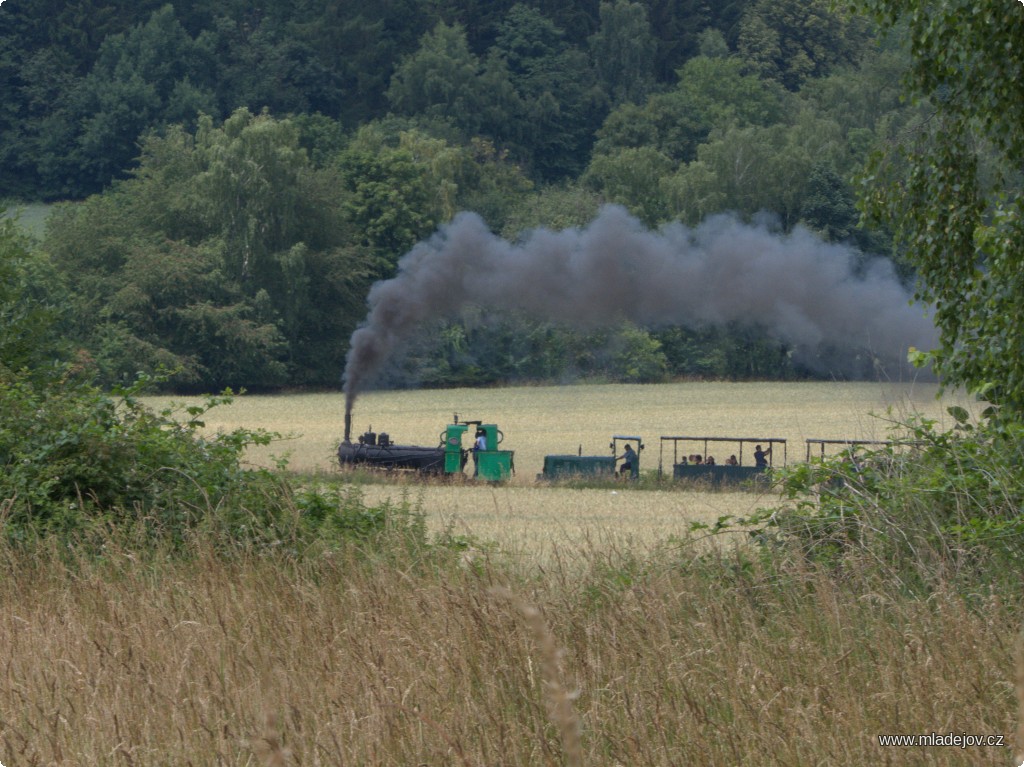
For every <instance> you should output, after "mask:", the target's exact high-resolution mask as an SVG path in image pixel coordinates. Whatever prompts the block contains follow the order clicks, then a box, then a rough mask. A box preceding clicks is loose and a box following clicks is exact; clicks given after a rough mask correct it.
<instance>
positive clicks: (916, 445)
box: [730, 407, 1024, 580]
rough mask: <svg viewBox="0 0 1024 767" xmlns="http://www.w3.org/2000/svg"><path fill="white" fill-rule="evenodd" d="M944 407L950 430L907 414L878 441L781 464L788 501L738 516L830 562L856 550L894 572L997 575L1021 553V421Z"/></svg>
mask: <svg viewBox="0 0 1024 767" xmlns="http://www.w3.org/2000/svg"><path fill="white" fill-rule="evenodd" d="M949 412H950V414H951V415H952V416H953V417H954V419H955V421H956V426H955V427H954V428H953V429H950V430H944V431H943V430H939V429H938V428H937V423H936V422H935V421H933V420H929V419H925V418H920V417H914V418H910V419H908V420H906V422H904V423H901V424H898V425H897V427H896V429H895V431H894V434H893V436H892V439H891V441H890V443H889V444H887V445H886V446H885V447H882V448H880V449H867V448H866V447H864V446H859V447H856V448H851V449H850V450H847V451H845V452H844V453H843V454H841V455H838V456H834V457H830V458H826V459H823V460H820V461H814V462H812V463H809V464H801V465H798V466H794V467H789V468H787V469H784V470H781V471H780V472H779V474H780V476H781V480H780V482H781V487H782V490H783V492H784V495H785V497H786V498H787V499H788V500H789V501H790V503H789V505H787V507H786V508H784V509H776V510H770V511H766V512H764V513H762V514H761V515H759V516H758V517H757V518H755V519H752V520H741V521H742V522H744V523H747V524H752V525H753V534H754V535H755V537H756V539H757V540H759V541H761V542H766V543H771V544H772V545H776V546H778V545H780V544H794V543H795V544H797V545H798V546H799V548H800V550H801V551H802V552H803V554H804V555H805V556H807V557H809V558H811V559H813V560H815V561H817V562H821V563H825V564H829V565H839V564H840V563H841V562H842V561H843V560H844V559H845V558H847V557H849V556H851V555H856V554H858V553H861V554H867V555H868V557H869V558H870V559H872V560H873V561H875V562H877V563H880V564H883V565H884V566H885V567H887V568H890V569H891V570H892V572H894V573H907V572H910V571H915V572H916V573H918V574H921V573H926V574H936V575H943V576H947V575H951V574H953V575H955V574H956V573H969V574H970V575H971V578H976V577H977V576H978V575H979V574H984V575H985V577H990V578H991V579H993V580H999V579H1000V578H1001V575H1000V574H1001V573H1010V572H1016V570H1017V568H1018V567H1019V564H1020V562H1021V560H1022V559H1024V535H1022V533H1024V474H1022V472H1021V465H1022V463H1024V449H1022V446H1024V441H1022V437H1024V427H1021V426H1018V425H1014V424H1007V423H1005V422H998V421H994V420H993V421H988V420H984V421H982V422H980V423H978V424H972V423H971V422H970V420H969V418H968V414H967V413H966V412H965V411H964V410H963V409H962V408H957V407H954V408H950V410H949ZM734 522H737V520H731V521H730V523H734ZM1008 566H1012V567H1008Z"/></svg>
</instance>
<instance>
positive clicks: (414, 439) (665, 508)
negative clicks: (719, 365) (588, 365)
mask: <svg viewBox="0 0 1024 767" xmlns="http://www.w3.org/2000/svg"><path fill="white" fill-rule="evenodd" d="M936 392H937V387H936V386H935V385H934V384H914V383H909V384H902V383H831V382H814V383H807V382H799V383H765V382H761V383H704V382H696V383H673V384H655V385H620V384H607V385H605V384H595V385H572V386H523V387H511V388H494V389H444V390H418V391H382V392H368V393H366V394H364V395H362V396H361V397H359V399H358V400H357V401H356V406H355V410H354V417H353V436H356V435H358V434H360V433H362V432H363V431H366V430H369V429H371V428H372V429H373V430H375V431H378V432H381V431H386V432H388V433H389V434H390V435H391V438H392V439H393V440H394V441H395V442H397V443H399V444H414V445H429V446H433V445H436V444H438V443H439V435H440V433H441V432H442V430H443V429H444V427H445V425H446V424H448V423H450V422H451V419H452V418H453V417H454V415H455V414H456V413H458V415H459V417H460V418H461V419H463V420H483V421H485V422H491V423H497V424H498V426H499V427H500V428H501V430H502V431H503V433H504V442H503V443H502V447H503V448H504V449H508V450H513V451H515V466H516V471H517V473H516V476H515V477H514V478H513V480H512V481H511V482H510V483H508V484H507V485H503V486H497V487H492V486H487V485H484V486H481V485H477V484H474V483H473V482H472V481H465V482H459V483H428V484H423V483H413V484H410V483H408V482H407V481H403V480H401V479H396V480H395V481H394V482H392V483H383V484H373V485H368V486H366V487H365V488H364V492H365V494H366V498H367V501H368V502H370V503H378V502H380V501H382V500H385V499H391V500H398V499H400V498H402V497H403V496H404V497H406V498H408V499H409V500H410V501H412V502H413V503H415V504H417V505H418V506H419V507H420V508H422V510H423V511H425V512H426V513H427V516H428V521H429V524H430V527H431V528H432V529H433V530H434V531H437V530H441V529H450V530H452V531H453V532H455V533H458V534H464V535H472V536H475V537H477V538H481V539H484V540H487V541H494V542H497V543H499V544H501V545H502V546H503V547H506V548H510V549H513V550H516V551H518V552H521V553H527V552H528V553H530V554H531V555H533V556H537V557H540V558H542V559H544V558H546V557H547V556H548V554H549V553H550V552H551V550H552V548H553V547H555V546H561V547H565V546H568V547H570V548H571V547H572V546H578V545H580V544H581V543H583V542H587V541H591V542H592V541H595V540H597V541H600V542H603V543H609V544H611V543H614V544H617V545H618V544H623V545H626V544H628V545H638V544H643V545H649V544H654V543H657V542H659V541H663V540H664V539H666V538H668V537H670V536H673V535H678V534H679V533H682V532H684V531H685V530H687V529H688V528H689V525H690V524H691V523H692V522H695V521H699V522H709V521H713V520H715V519H717V518H718V517H720V516H724V515H732V516H739V517H742V516H746V515H748V514H750V513H752V512H754V511H756V510H757V509H758V508H760V507H763V506H766V505H770V504H771V503H773V502H775V501H776V500H777V499H776V498H775V496H774V495H773V494H771V493H765V492H763V491H762V492H693V491H686V492H682V491H680V490H678V489H671V484H669V486H668V487H669V488H670V489H666V490H664V491H662V490H653V491H652V490H644V491H635V490H633V489H631V488H630V487H629V486H628V485H623V486H622V487H621V488H616V489H570V488H564V487H549V486H544V485H538V483H537V482H536V475H537V474H538V473H539V472H540V471H541V469H542V468H543V462H544V456H545V455H548V454H558V453H577V452H578V451H580V450H582V452H583V454H584V455H608V454H609V452H610V450H609V443H610V440H611V437H612V436H613V435H630V436H633V435H637V436H641V437H643V439H644V441H645V446H646V449H645V450H644V451H643V452H642V454H641V467H642V469H643V470H644V471H645V472H654V471H656V470H657V469H658V467H659V464H662V465H663V468H664V470H665V472H666V473H667V474H668V475H671V472H672V467H671V464H672V453H671V443H666V447H665V450H664V452H662V451H661V448H662V441H661V439H660V437H662V436H700V437H703V436H723V437H751V438H755V439H761V438H769V437H771V438H776V439H785V440H787V442H786V445H785V449H784V450H783V452H782V454H781V455H780V454H779V448H776V455H775V456H773V458H774V460H775V462H776V463H781V462H784V461H785V460H788V461H789V462H793V461H802V460H804V458H805V453H806V450H805V448H806V445H805V442H804V440H806V439H808V438H812V439H861V440H881V439H885V438H886V437H887V436H888V435H889V429H890V427H891V425H892V423H891V422H892V420H893V419H900V418H905V417H907V416H909V415H911V414H921V415H925V416H928V417H930V418H935V419H937V420H938V421H940V422H946V421H948V422H950V423H951V419H949V417H948V416H947V415H946V413H945V408H946V407H948V406H949V405H950V404H959V405H963V406H966V407H968V408H969V409H970V407H971V403H970V402H968V401H966V400H965V398H964V397H962V396H947V397H945V398H943V399H942V400H938V399H937V398H936ZM171 401H174V402H179V403H187V404H195V402H196V401H197V400H195V399H188V398H150V400H149V402H150V404H151V405H152V406H154V407H163V406H166V405H167V404H169V402H171ZM343 420H344V401H343V397H342V395H341V394H340V393H320V394H289V395H277V396H252V395H245V396H242V397H239V398H237V399H236V400H235V402H234V403H233V404H232V405H230V406H228V407H223V408H217V409H215V410H214V411H212V412H211V413H210V414H209V417H208V418H207V419H206V426H207V429H209V430H211V431H216V430H229V429H232V428H236V427H241V426H244V427H248V428H263V429H267V430H270V431H274V432H277V433H280V434H282V435H284V436H285V437H286V439H284V440H282V441H280V442H277V443H275V444H274V445H272V446H270V447H268V448H260V449H259V450H258V451H255V452H254V453H253V454H252V456H251V459H252V460H253V462H255V463H258V464H263V465H272V463H273V460H274V457H275V456H276V457H282V456H284V457H287V458H288V460H289V466H290V468H292V469H294V470H296V471H301V472H305V473H313V474H316V473H320V474H323V475H325V476H343V474H341V471H340V469H338V467H337V463H336V459H335V455H334V452H335V450H336V448H337V444H338V442H339V441H340V440H341V438H342V436H343ZM467 447H468V445H467ZM694 447H696V446H694ZM744 449H745V450H746V451H748V452H745V453H744V456H745V460H749V451H750V450H752V446H749V445H747V446H745V448H744ZM732 450H733V451H735V450H736V448H732ZM725 457H727V456H726V454H725V453H720V454H719V456H718V458H719V461H721V460H722V459H724V458H725Z"/></svg>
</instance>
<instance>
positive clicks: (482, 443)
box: [473, 428, 487, 477]
mask: <svg viewBox="0 0 1024 767" xmlns="http://www.w3.org/2000/svg"><path fill="white" fill-rule="evenodd" d="M486 449H487V432H486V431H484V430H483V429H479V428H478V429H477V430H476V439H475V440H474V441H473V476H474V477H476V476H479V474H480V458H479V453H480V451H481V450H486Z"/></svg>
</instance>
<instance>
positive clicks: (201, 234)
mask: <svg viewBox="0 0 1024 767" xmlns="http://www.w3.org/2000/svg"><path fill="white" fill-rule="evenodd" d="M0 20H2V23H0V82H2V86H0V87H2V88H3V93H4V98H3V102H2V104H0V195H2V196H3V197H5V198H6V199H7V200H8V201H9V207H10V209H11V211H12V212H13V211H15V210H16V208H17V202H31V201H43V202H57V203H60V205H59V206H58V208H57V210H56V211H55V212H54V213H53V215H52V216H50V219H49V228H48V233H47V235H46V237H45V240H44V241H43V242H42V243H41V244H40V245H41V249H42V250H43V251H45V253H46V258H47V260H48V263H49V265H50V267H51V268H52V270H53V273H54V277H55V278H56V279H55V281H54V282H52V283H48V284H47V285H46V286H45V287H44V286H40V289H41V290H42V289H45V290H47V291H49V292H51V293H52V294H53V302H54V304H55V305H60V306H62V307H66V309H67V312H66V316H65V317H64V318H63V320H62V322H64V323H65V328H64V330H65V337H66V338H67V339H69V340H70V341H71V342H72V343H73V344H74V345H75V346H76V348H78V349H79V350H80V351H81V353H82V357H83V360H84V359H86V358H88V360H89V364H91V365H93V366H94V369H95V370H96V372H97V374H98V376H99V380H100V381H101V382H104V383H105V384H107V385H113V384H116V383H124V382H126V381H129V380H132V379H133V377H134V375H135V374H136V373H137V372H139V371H143V372H147V373H153V372H155V371H157V370H161V369H163V370H168V371H173V374H172V376H171V378H170V379H169V382H168V384H167V385H168V386H170V387H172V388H175V389H178V390H183V391H184V390H189V391H199V390H202V391H212V390H219V389H221V388H223V387H225V386H234V387H243V386H244V387H248V388H250V389H275V388H280V387H286V386H287V387H295V386H316V387H323V386H335V385H337V384H338V381H339V377H340V374H341V370H342V368H343V366H344V355H345V353H346V350H347V344H348V337H349V335H350V334H351V332H352V330H353V329H354V328H355V327H356V325H357V324H358V322H359V321H360V320H361V318H362V317H363V316H364V315H365V311H366V304H365V297H366V292H367V289H368V287H369V285H370V284H372V283H373V282H374V281H376V280H379V279H382V278H387V277H390V276H391V275H392V274H393V273H394V270H395V267H396V263H397V260H398V259H399V257H400V256H401V255H402V254H403V253H405V252H406V251H407V250H408V249H409V248H410V247H411V246H412V245H413V244H414V243H416V242H417V241H419V240H421V239H423V238H424V237H426V236H428V235H429V234H431V233H432V232H434V231H435V230H436V228H437V227H438V225H439V224H442V223H444V222H446V221H449V220H450V219H451V218H452V216H453V215H454V214H455V213H456V212H457V211H460V210H472V211H475V212H477V213H479V214H480V215H481V216H483V218H484V219H485V220H486V222H487V223H488V225H489V226H490V227H491V228H492V229H493V231H495V232H496V233H499V234H501V235H502V236H505V237H508V238H515V237H516V236H517V235H518V234H519V233H521V232H522V231H524V230H527V229H531V228H534V227H538V226H545V227H553V228H558V229H561V228H564V227H572V226H582V225H584V224H586V223H587V222H589V221H590V220H591V219H592V218H593V217H594V215H595V213H596V212H597V210H598V208H599V206H600V205H602V204H603V203H609V202H610V203H616V204H620V205H623V206H625V207H626V208H627V209H628V210H629V211H630V212H631V213H632V214H633V215H634V216H636V217H637V218H638V219H639V220H640V221H641V222H643V224H644V225H646V226H650V227H658V226H661V225H663V224H665V223H667V222H673V221H678V222H682V223H683V224H686V225H690V226H692V225H695V224H697V223H699V222H700V221H701V220H703V219H704V218H705V217H706V216H707V215H709V214H713V213H719V212H722V211H732V212H734V213H735V214H737V215H738V216H740V217H741V218H746V219H748V220H749V219H752V218H755V217H759V218H758V220H759V221H764V222H768V224H767V225H769V226H770V227H772V228H774V229H776V230H778V231H780V232H783V233H784V232H788V231H790V230H792V229H793V227H796V226H798V225H799V226H803V227H807V228H809V229H811V230H812V231H814V232H816V233H817V234H819V235H820V236H821V237H822V238H823V239H824V240H826V241H828V242H843V243H849V244H851V245H853V246H855V247H856V248H858V249H859V250H861V251H864V252H870V253H873V254H881V255H883V256H886V257H889V258H892V259H894V261H895V263H896V264H897V267H898V269H899V273H900V274H902V276H903V278H904V279H905V280H907V281H909V280H910V279H911V277H912V270H911V269H910V268H909V267H908V266H907V265H906V264H905V263H904V260H903V259H902V258H901V256H900V254H899V253H898V252H895V251H894V249H893V247H892V245H891V242H890V237H889V236H888V234H887V232H886V228H885V226H884V225H883V224H876V225H875V226H874V228H871V229H867V228H863V227H862V226H860V224H859V223H858V213H857V211H856V209H855V206H854V199H855V196H856V187H855V184H856V183H857V182H856V180H855V179H856V178H857V174H858V173H859V172H860V170H861V169H862V168H863V166H864V163H865V161H866V159H867V157H868V156H869V154H870V153H871V151H872V150H873V149H874V148H876V147H878V146H881V145H885V144H886V142H892V141H894V140H898V139H899V138H900V137H901V136H905V135H907V134H908V133H913V132H914V131H916V130H917V129H918V128H917V126H919V125H920V124H921V123H922V121H924V120H925V119H926V118H927V115H928V114H929V112H928V110H927V108H926V107H923V106H920V105H917V106H914V105H909V104H908V103H906V102H905V101H903V100H902V99H901V97H900V93H901V89H900V80H901V76H902V74H903V73H904V72H905V71H906V70H907V68H908V61H909V59H908V55H907V53H906V51H905V49H904V48H903V47H901V45H900V44H899V39H900V38H899V36H898V35H888V36H886V37H884V38H882V37H880V36H879V35H877V34H874V33H873V27H872V26H871V24H870V23H869V22H868V21H867V20H866V19H865V18H863V17H860V16H857V15H855V14H853V13H852V12H850V11H848V10H843V9H842V8H833V7H832V4H830V3H828V2H826V0H815V1H814V2H798V1H797V0H783V2H781V3H780V2H772V3H768V2H767V1H766V0H740V1H738V2H734V3H724V4H719V3H708V2H702V1H701V0H670V1H667V2H666V1H663V0H651V1H650V2H626V0H616V1H615V2H601V3H598V2H583V3H580V2H573V3H565V2H532V3H515V4H513V3H509V2H496V3H475V2H443V1H440V0H439V1H438V2H426V3H425V2H402V1H401V0H397V1H391V0H389V1H386V2H385V1H384V0H381V1H380V2H359V3H354V2H347V0H343V1H342V2H326V1H325V0H310V1H309V2H299V3H290V4H267V5H265V6H264V7H260V6H258V5H254V4H252V3H241V2H227V3H218V4H216V5H214V6H211V5H209V4H208V3H194V2H186V1H182V2H177V3H174V4H161V3H154V2H135V3H121V2H107V3H103V2H94V1H93V0H82V1H81V2H70V3H50V2H27V1H26V0H8V2H5V3H4V4H3V5H2V6H0ZM464 315H465V316H461V317H459V318H457V319H456V320H454V321H452V320H448V321H439V322H437V323H436V324H434V325H433V326H431V327H428V328H424V332H423V333H422V337H421V338H419V339H417V340H416V341H415V342H413V343H411V344H409V345H408V348H406V349H404V353H403V355H402V356H401V359H400V360H399V361H398V363H397V364H395V365H394V366H392V369H391V370H390V371H389V373H388V376H387V380H385V381H382V383H387V384H392V385H408V384H414V385H428V386H439V385H475V384H487V383H494V382H500V381H512V380H565V379H570V378H578V377H585V378H586V377H591V378H593V377H597V378H601V379H604V380H623V381H655V380H664V379H666V378H670V377H703V378H733V379H738V378H739V379H741V378H794V377H802V376H807V375H821V374H822V373H824V374H825V375H834V374H835V371H834V370H831V369H830V368H829V366H827V365H825V366H818V367H817V368H816V369H815V370H813V371H812V370H810V369H808V368H807V367H806V366H803V365H802V364H800V363H798V362H794V360H793V355H792V353H791V352H792V350H791V349H790V348H788V347H787V346H786V344H785V343H780V342H779V341H778V340H775V339H773V338H772V337H771V336H769V335H768V334H767V333H766V332H765V329H764V328H759V327H757V325H756V323H752V324H740V323H727V324H719V325H707V326H696V327H660V326H659V327H637V326H635V325H631V324H628V323H627V324H618V325H616V324H614V323H613V324H612V325H611V326H610V327H609V328H602V329H598V330H592V331H587V332H581V331H579V330H572V329H568V328H565V327H562V326H559V325H557V324H552V323H549V322H546V321H544V320H543V319H541V318H536V317H530V316H524V315H520V314H516V313H515V312H511V313H510V312H501V313H498V312H489V311H487V308H486V307H481V308H479V310H477V309H474V310H471V311H469V312H466V313H464ZM842 367H843V369H844V370H848V369H849V368H850V366H849V365H844V366H842ZM853 367H854V369H857V366H856V365H855V366H853ZM862 370H863V374H864V375H867V376H870V375H872V374H873V372H874V371H873V369H872V367H871V365H870V361H868V362H866V363H865V364H864V365H863V366H862Z"/></svg>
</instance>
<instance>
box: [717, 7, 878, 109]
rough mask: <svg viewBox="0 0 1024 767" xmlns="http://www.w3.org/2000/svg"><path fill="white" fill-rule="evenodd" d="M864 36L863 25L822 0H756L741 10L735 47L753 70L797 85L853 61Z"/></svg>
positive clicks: (762, 75) (783, 82)
mask: <svg viewBox="0 0 1024 767" xmlns="http://www.w3.org/2000/svg"><path fill="white" fill-rule="evenodd" d="M864 37H865V34H864V28H863V25H862V24H859V23H857V21H856V20H851V19H848V18H846V17H845V16H843V15H842V14H841V13H839V12H836V11H833V10H831V7H830V5H829V3H828V2H827V0H756V2H755V3H754V4H753V5H751V6H750V7H749V8H748V9H747V11H746V13H744V15H743V21H742V22H741V23H740V34H739V41H738V46H737V47H738V49H739V53H740V56H741V57H742V59H743V60H744V61H745V62H746V63H747V65H748V67H749V68H750V69H751V70H752V71H753V72H756V73H757V74H759V75H760V76H761V77H763V78H765V79H768V80H775V81H777V82H780V83H782V84H783V85H784V86H785V87H786V88H788V89H789V90H791V91H796V90H798V89H799V88H800V86H801V85H802V84H803V83H804V81H805V80H807V79H808V78H811V77H821V76H822V75H824V74H827V73H828V72H829V71H830V70H831V69H832V68H833V67H834V66H836V65H837V64H842V63H848V62H852V61H855V60H856V59H857V58H858V56H859V55H860V50H861V47H862V45H863V42H864Z"/></svg>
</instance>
